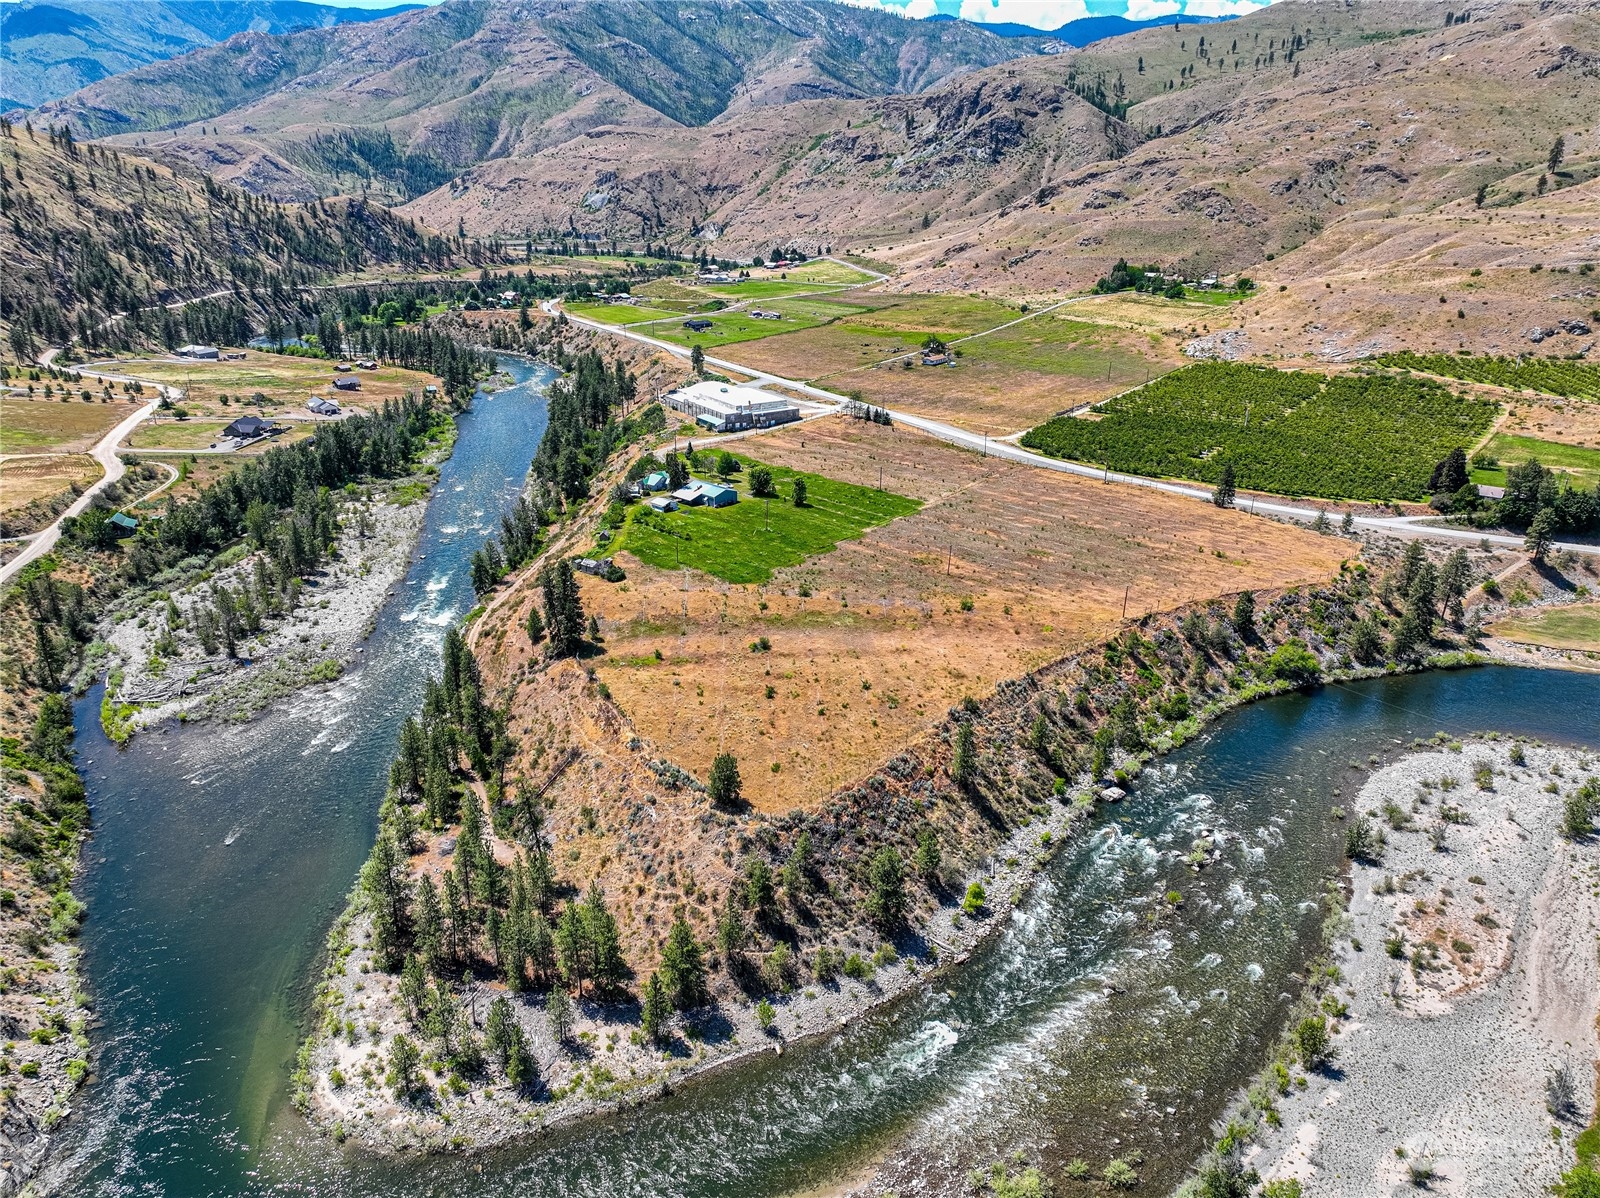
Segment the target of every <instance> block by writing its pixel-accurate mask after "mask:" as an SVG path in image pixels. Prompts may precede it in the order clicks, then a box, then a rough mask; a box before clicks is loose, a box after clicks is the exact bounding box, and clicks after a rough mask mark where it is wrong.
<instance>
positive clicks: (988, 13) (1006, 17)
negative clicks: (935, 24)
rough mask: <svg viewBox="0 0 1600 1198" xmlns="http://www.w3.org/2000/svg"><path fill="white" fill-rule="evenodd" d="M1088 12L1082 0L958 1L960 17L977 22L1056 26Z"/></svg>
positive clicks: (1046, 27)
mask: <svg viewBox="0 0 1600 1198" xmlns="http://www.w3.org/2000/svg"><path fill="white" fill-rule="evenodd" d="M1088 15H1089V10H1088V8H1087V7H1085V5H1084V2H1083V0H961V17H962V19H963V20H966V21H975V22H977V23H979V24H996V23H1000V22H1005V21H1012V22H1015V23H1016V24H1018V25H1032V26H1033V27H1034V28H1035V29H1059V28H1060V27H1061V26H1063V25H1065V24H1066V23H1067V22H1068V21H1077V20H1081V19H1082V18H1083V17H1086V16H1088Z"/></svg>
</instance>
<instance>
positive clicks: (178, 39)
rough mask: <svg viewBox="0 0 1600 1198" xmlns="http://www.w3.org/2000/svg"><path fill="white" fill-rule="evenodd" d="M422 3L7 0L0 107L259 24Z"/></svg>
mask: <svg viewBox="0 0 1600 1198" xmlns="http://www.w3.org/2000/svg"><path fill="white" fill-rule="evenodd" d="M415 7H417V6H416V5H414V4H401V5H397V6H395V7H393V8H384V9H361V8H342V7H337V6H335V5H331V4H310V3H306V2H305V0H137V2H134V0H53V2H51V3H35V2H34V0H24V2H23V3H7V4H0V78H3V79H4V82H3V83H0V111H3V110H5V109H8V108H33V107H36V106H38V105H39V104H42V103H44V102H45V101H46V100H53V99H56V98H57V97H60V96H65V95H67V94H69V93H70V92H74V91H76V90H78V89H79V88H80V87H85V86H87V85H88V84H91V83H95V82H98V81H99V80H101V79H105V78H107V77H109V76H111V75H116V74H119V73H121V72H123V71H130V70H133V69H134V68H136V67H141V66H145V65H146V64H148V63H152V62H158V61H160V60H162V59H167V58H173V57H175V56H177V55H179V54H183V53H185V52H186V51H189V50H193V49H196V48H197V47H200V46H210V45H214V44H215V43H217V42H221V41H226V40H227V39H228V38H230V37H232V36H233V35H234V34H236V33H244V32H246V31H247V30H255V31H257V32H265V33H288V32H289V31H291V30H294V29H306V28H313V27H319V26H328V25H337V24H339V23H341V22H343V21H376V20H381V19H382V18H384V17H389V16H394V15H395V14H396V13H400V12H406V11H408V10H410V9H412V8H415Z"/></svg>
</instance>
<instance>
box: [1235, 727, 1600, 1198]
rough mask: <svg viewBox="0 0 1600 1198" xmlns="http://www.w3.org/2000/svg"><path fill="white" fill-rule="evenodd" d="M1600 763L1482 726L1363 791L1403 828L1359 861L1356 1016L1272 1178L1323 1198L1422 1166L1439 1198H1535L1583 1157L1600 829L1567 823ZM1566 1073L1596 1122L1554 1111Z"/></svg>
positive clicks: (1304, 1096)
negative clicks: (1573, 837)
mask: <svg viewBox="0 0 1600 1198" xmlns="http://www.w3.org/2000/svg"><path fill="white" fill-rule="evenodd" d="M1518 755H1520V756H1521V758H1522V763H1521V764H1519V763H1518V762H1517V761H1516V757H1517V756H1518ZM1597 769H1600V759H1597V758H1596V757H1595V756H1594V755H1593V754H1590V753H1585V752H1583V751H1580V750H1572V749H1563V748H1552V747H1546V746H1539V745H1535V744H1530V743H1523V744H1520V745H1519V744H1518V743H1517V742H1513V741H1509V740H1481V741H1469V742H1467V743H1466V744H1464V745H1461V746H1460V747H1459V749H1458V750H1457V751H1451V750H1450V749H1449V748H1447V749H1444V750H1440V751H1429V752H1424V753H1418V754H1416V755H1414V756H1411V757H1408V758H1407V759H1406V760H1404V761H1402V762H1399V763H1397V764H1395V765H1393V766H1390V767H1389V768H1387V769H1385V770H1383V771H1381V772H1380V773H1378V774H1376V775H1374V776H1373V777H1372V778H1371V779H1370V780H1369V781H1368V782H1367V784H1366V785H1365V786H1364V787H1363V788H1362V790H1361V793H1360V795H1359V796H1358V797H1357V798H1356V799H1355V800H1354V802H1353V803H1352V804H1351V805H1350V806H1351V815H1352V818H1356V817H1357V813H1363V814H1364V815H1365V818H1367V819H1368V820H1369V822H1370V823H1371V824H1372V826H1373V827H1375V828H1379V827H1381V828H1382V829H1383V832H1384V835H1385V837H1386V839H1387V842H1388V843H1387V846H1386V848H1385V849H1384V851H1383V854H1382V859H1381V860H1380V861H1378V862H1376V863H1365V862H1363V863H1358V864H1356V865H1354V866H1353V868H1352V879H1351V881H1352V886H1353V891H1352V898H1351V903H1350V912H1349V914H1350V928H1349V936H1348V938H1346V939H1344V940H1343V941H1342V942H1341V944H1340V946H1339V949H1338V952H1337V958H1336V959H1337V962H1338V964H1339V966H1340V968H1341V969H1342V970H1343V975H1344V976H1343V978H1342V980H1341V981H1340V983H1339V984H1338V985H1337V986H1336V987H1335V988H1334V990H1333V991H1332V993H1333V994H1334V995H1336V997H1337V998H1338V999H1339V1000H1342V1001H1344V1002H1347V1003H1348V1004H1349V1007H1350V1015H1349V1018H1348V1020H1346V1021H1343V1023H1342V1028H1341V1030H1340V1031H1339V1033H1338V1034H1337V1035H1336V1037H1335V1041H1334V1042H1335V1044H1336V1046H1337V1049H1338V1053H1337V1056H1336V1058H1335V1060H1334V1062H1333V1067H1332V1068H1331V1069H1329V1070H1327V1071H1324V1072H1322V1073H1318V1074H1313V1075H1311V1076H1310V1078H1309V1081H1308V1084H1307V1085H1306V1086H1304V1087H1303V1088H1302V1089H1299V1090H1298V1091H1296V1092H1294V1093H1292V1094H1291V1095H1289V1096H1288V1097H1286V1098H1285V1099H1284V1101H1283V1103H1282V1120H1283V1122H1282V1126H1281V1127H1280V1128H1277V1129H1264V1133H1263V1135H1262V1136H1261V1138H1260V1143H1259V1145H1258V1146H1257V1147H1256V1148H1255V1149H1253V1160H1252V1164H1253V1165H1254V1166H1255V1167H1256V1168H1257V1169H1259V1170H1260V1171H1261V1174H1262V1176H1263V1177H1264V1178H1266V1179H1269V1180H1270V1179H1273V1178H1280V1177H1293V1178H1297V1179H1299V1180H1300V1182H1301V1184H1302V1186H1303V1187H1304V1192H1305V1194H1306V1195H1307V1198H1313V1196H1322V1195H1327V1196H1330V1198H1332V1196H1337V1198H1371V1196H1373V1195H1386V1194H1399V1193H1415V1192H1417V1190H1416V1188H1415V1182H1414V1180H1413V1178H1414V1176H1419V1177H1420V1176H1421V1175H1423V1174H1431V1179H1429V1180H1427V1185H1428V1187H1429V1189H1430V1191H1431V1192H1434V1193H1441V1194H1458V1195H1473V1194H1483V1195H1491V1194H1492V1195H1497V1196H1498V1195H1526V1196H1527V1198H1534V1196H1535V1195H1542V1194H1546V1193H1548V1192H1549V1187H1550V1185H1551V1184H1552V1183H1554V1182H1555V1181H1556V1180H1557V1178H1558V1176H1559V1174H1560V1172H1561V1170H1562V1169H1564V1168H1567V1167H1570V1165H1571V1163H1572V1151H1571V1148H1570V1144H1571V1140H1572V1137H1573V1135H1574V1134H1575V1133H1576V1131H1577V1130H1579V1129H1580V1128H1581V1126H1582V1120H1587V1119H1588V1118H1590V1117H1591V1116H1592V1113H1593V1111H1594V1102H1595V1062H1596V1058H1597V1056H1600V1042H1597V1037H1596V1004H1597V1003H1600V969H1597V962H1596V945H1597V940H1596V934H1597V931H1600V844H1597V843H1596V840H1595V838H1593V837H1591V838H1589V839H1587V840H1586V841H1580V842H1577V843H1574V842H1571V841H1568V840H1566V839H1564V838H1563V837H1562V836H1561V833H1560V826H1561V817H1562V808H1563V804H1564V800H1565V797H1566V796H1567V795H1569V794H1570V793H1571V792H1572V791H1573V790H1574V789H1576V787H1577V786H1578V785H1579V784H1580V783H1581V782H1582V781H1583V780H1584V779H1585V778H1588V777H1592V776H1593V775H1594V773H1595V771H1596V770H1597ZM1490 771H1492V772H1490ZM1441 829H1442V831H1441ZM1439 841H1442V845H1443V847H1442V848H1439V847H1436V843H1437V842H1439ZM1356 945H1359V946H1360V948H1359V950H1358V949H1357V948H1356V947H1355V946H1356ZM1558 1071H1561V1072H1564V1073H1565V1075H1566V1076H1567V1077H1568V1078H1569V1079H1570V1081H1571V1083H1572V1085H1573V1088H1574V1092H1575V1096H1576V1103H1577V1107H1578V1109H1579V1111H1580V1112H1581V1116H1580V1117H1579V1118H1571V1117H1569V1118H1567V1119H1565V1120H1557V1119H1555V1118H1553V1117H1552V1115H1551V1114H1550V1113H1549V1112H1548V1111H1547V1109H1546V1103H1547V1089H1546V1087H1547V1084H1548V1082H1549V1080H1550V1079H1551V1078H1552V1077H1553V1076H1554V1075H1555V1074H1556V1073H1557V1072H1558ZM1558 1130H1559V1132H1560V1134H1559V1137H1558V1136H1557V1134H1556V1132H1557V1131H1558Z"/></svg>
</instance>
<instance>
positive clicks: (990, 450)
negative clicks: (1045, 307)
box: [541, 300, 1600, 556]
mask: <svg viewBox="0 0 1600 1198" xmlns="http://www.w3.org/2000/svg"><path fill="white" fill-rule="evenodd" d="M1059 306H1060V305H1059V304H1058V305H1056V307H1059ZM541 307H542V308H543V309H544V310H545V311H546V312H547V313H550V314H552V315H553V314H554V313H556V312H559V311H561V308H560V304H559V302H558V301H555V300H546V301H544V303H543V304H542V305H541ZM1042 314H1043V313H1042V312H1041V313H1039V315H1042ZM1030 315H1031V314H1030ZM566 317H567V319H568V320H570V321H572V322H573V323H574V324H579V325H582V326H584V327H585V328H590V329H595V330H597V331H599V332H602V333H610V334H613V335H614V336H620V337H627V338H629V339H631V340H634V341H639V342H642V343H643V344H645V345H650V346H653V347H654V348H656V349H661V350H666V351H667V352H668V353H671V354H675V355H677V356H678V357H680V358H687V357H688V356H689V351H688V350H687V349H685V348H684V347H683V346H681V345H674V344H673V343H672V342H670V341H662V340H660V339H659V338H656V337H647V336H645V335H644V334H642V333H635V332H632V331H631V330H629V329H625V328H618V327H616V326H615V325H606V324H601V323H600V322H599V321H595V320H588V319H586V318H584V317H581V316H574V315H572V313H570V312H568V313H566ZM1023 319H1027V317H1024V318H1023ZM1011 323H1013V324H1015V323H1017V322H1016V321H1013V322H1011ZM990 331H991V332H993V331H994V330H990ZM975 335H981V334H975ZM705 360H706V361H707V362H708V363H710V364H712V365H714V366H720V367H722V368H724V369H726V370H732V371H736V372H738V373H739V374H744V375H748V376H750V377H751V378H754V379H755V380H756V381H757V382H758V383H759V384H761V385H764V386H776V387H784V388H787V389H789V390H793V391H797V392H799V393H800V394H802V395H806V396H808V397H810V398H812V399H817V400H821V401H822V402H824V403H829V404H833V405H836V406H840V405H843V404H847V403H849V402H851V401H850V397H849V396H847V395H840V394H839V393H838V392H836V391H829V390H826V389H825V388H822V387H814V386H812V385H811V384H809V383H804V382H801V381H800V380H798V379H787V378H784V377H782V376H781V375H776V374H770V373H768V372H767V371H764V370H757V369H755V368H754V367H751V366H744V365H742V364H740V363H738V362H734V361H731V360H730V359H727V358H713V357H712V356H711V355H710V354H707V355H706V359H705ZM887 411H888V413H889V416H890V418H891V419H892V420H894V421H895V422H896V423H897V424H904V425H905V426H906V427H908V428H914V429H917V430H919V431H921V432H924V433H927V434H928V435H929V436H931V437H936V438H937V439H939V440H941V441H947V442H949V443H950V444H952V445H959V446H961V447H962V448H964V449H975V450H978V451H979V452H980V453H987V454H988V455H990V456H992V457H997V458H1003V459H1005V460H1007V461H1012V462H1018V463H1020V464H1022V465H1024V466H1034V467H1037V468H1038V469H1041V470H1054V471H1056V472H1057V473H1060V474H1077V475H1081V476H1083V477H1085V478H1097V479H1100V480H1101V481H1103V482H1105V483H1106V484H1107V485H1108V486H1109V485H1117V486H1126V487H1144V488H1145V489H1147V490H1151V491H1161V492H1164V493H1166V494H1168V495H1177V496H1180V497H1182V498H1184V499H1195V500H1200V501H1202V502H1205V503H1210V502H1211V492H1210V490H1209V489H1207V488H1204V487H1197V486H1195V485H1193V484H1192V483H1178V482H1166V481H1163V480H1161V479H1155V478H1144V477H1142V476H1140V475H1137V474H1118V473H1116V472H1115V471H1108V470H1103V469H1097V468H1096V467H1094V466H1085V465H1083V464H1081V463H1078V462H1064V461H1061V460H1060V459H1059V458H1050V457H1045V456H1044V455H1043V454H1038V453H1034V452H1033V451H1032V450H1029V449H1024V448H1023V447H1022V446H1020V445H1015V444H1013V443H1011V442H1010V441H1003V440H999V439H996V438H993V437H986V436H984V435H983V434H981V433H969V432H967V431H966V430H965V429H960V428H956V427H955V426H954V425H950V424H945V423H944V422H943V421H939V420H931V419H929V418H928V417H926V416H916V415H912V414H911V413H909V412H897V411H895V410H894V409H892V408H890V409H887ZM1239 508H1240V510H1242V511H1247V512H1250V513H1252V514H1257V513H1259V514H1261V515H1268V516H1280V517H1283V518H1285V519H1289V520H1297V521H1299V522H1301V523H1305V524H1309V523H1311V522H1312V521H1313V520H1315V519H1316V518H1317V515H1318V511H1319V509H1317V508H1315V507H1302V506H1299V505H1297V504H1293V503H1289V502H1288V501H1286V500H1281V499H1252V498H1250V497H1248V496H1244V497H1241V499H1240V501H1239ZM1427 519H1428V517H1425V516H1357V517H1356V518H1355V527H1356V528H1357V529H1358V530H1361V531H1367V532H1382V533H1387V534H1389V535H1390V536H1399V537H1420V538H1424V539H1426V540H1432V541H1444V542H1447V543H1462V544H1466V543H1470V544H1474V545H1476V544H1478V543H1479V542H1481V541H1485V540H1486V541H1488V542H1489V543H1490V544H1491V545H1499V546H1502V547H1511V548H1521V547H1522V538H1521V537H1515V536H1506V535H1504V534H1495V533H1491V534H1488V535H1487V536H1486V535H1485V534H1483V533H1481V532H1478V531H1476V530H1474V529H1467V528H1450V527H1441V526H1438V525H1431V524H1428V523H1426V520H1427ZM1556 548H1558V549H1565V550H1570V551H1571V552H1573V553H1583V554H1589V555H1593V556H1600V545H1586V544H1583V543H1581V542H1578V541H1557V542H1556Z"/></svg>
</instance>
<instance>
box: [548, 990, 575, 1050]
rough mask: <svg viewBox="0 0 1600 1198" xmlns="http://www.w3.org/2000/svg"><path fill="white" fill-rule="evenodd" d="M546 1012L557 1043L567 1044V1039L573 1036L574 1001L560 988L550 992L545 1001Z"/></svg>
mask: <svg viewBox="0 0 1600 1198" xmlns="http://www.w3.org/2000/svg"><path fill="white" fill-rule="evenodd" d="M544 1011H545V1016H546V1017H547V1018H548V1019H549V1020H550V1034H551V1035H552V1036H554V1037H555V1038H556V1043H557V1044H564V1043H566V1040H567V1037H568V1036H570V1035H572V1020H573V1009H572V1000H571V999H570V998H568V997H567V992H566V991H565V990H563V989H561V988H560V987H559V986H557V987H556V988H555V989H554V990H552V991H550V994H549V996H548V997H547V998H546V999H545V1000H544Z"/></svg>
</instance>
